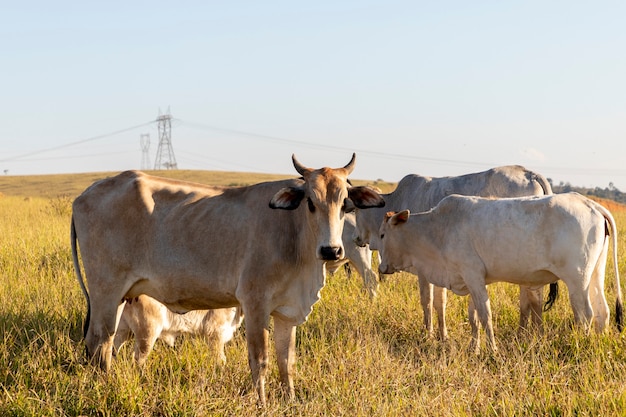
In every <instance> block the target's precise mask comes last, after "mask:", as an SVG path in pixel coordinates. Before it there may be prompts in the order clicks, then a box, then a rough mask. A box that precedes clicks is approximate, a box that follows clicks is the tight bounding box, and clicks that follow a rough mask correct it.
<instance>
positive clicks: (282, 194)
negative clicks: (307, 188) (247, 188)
mask: <svg viewBox="0 0 626 417" xmlns="http://www.w3.org/2000/svg"><path fill="white" fill-rule="evenodd" d="M303 198H304V189H303V188H298V187H285V188H283V189H281V190H280V191H278V192H277V193H276V194H274V197H272V199H271V200H270V208H273V209H283V210H295V209H297V208H298V206H299V205H300V202H301V201H302V199H303Z"/></svg>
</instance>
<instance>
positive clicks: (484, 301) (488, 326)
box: [468, 278, 498, 353]
mask: <svg viewBox="0 0 626 417" xmlns="http://www.w3.org/2000/svg"><path fill="white" fill-rule="evenodd" d="M468 281H471V278H470V279H468ZM470 295H471V299H472V301H473V302H474V308H475V310H476V313H477V314H478V319H479V320H480V323H481V324H482V325H483V328H484V329H485V336H486V339H487V346H489V348H490V349H491V351H492V352H494V353H495V352H497V351H498V349H497V347H496V338H495V336H494V333H493V321H492V317H491V304H490V302H489V294H488V292H487V287H486V286H485V285H481V286H480V287H478V288H473V289H470ZM472 330H473V329H472Z"/></svg>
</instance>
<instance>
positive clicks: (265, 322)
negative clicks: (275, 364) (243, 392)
mask: <svg viewBox="0 0 626 417" xmlns="http://www.w3.org/2000/svg"><path fill="white" fill-rule="evenodd" d="M244 315H245V317H246V344H247V346H248V364H249V366H250V371H251V373H252V383H253V384H254V388H255V389H256V391H257V394H258V397H259V403H260V405H261V406H263V407H264V406H265V404H266V397H265V378H266V374H267V363H268V352H269V346H268V340H269V330H268V327H269V315H265V314H262V313H261V314H259V311H258V310H257V309H255V308H254V307H252V308H245V307H244Z"/></svg>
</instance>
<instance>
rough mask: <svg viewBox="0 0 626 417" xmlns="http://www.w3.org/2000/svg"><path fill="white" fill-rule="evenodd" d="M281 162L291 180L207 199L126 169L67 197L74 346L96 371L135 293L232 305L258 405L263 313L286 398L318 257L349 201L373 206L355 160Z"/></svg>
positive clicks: (197, 305) (333, 254)
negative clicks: (355, 175)
mask: <svg viewBox="0 0 626 417" xmlns="http://www.w3.org/2000/svg"><path fill="white" fill-rule="evenodd" d="M292 159H293V164H294V167H295V168H296V170H297V171H298V172H299V173H300V175H302V179H293V180H283V181H273V182H266V183H260V184H256V185H252V186H249V187H238V188H232V189H227V190H224V192H223V193H222V194H219V195H215V196H211V193H212V190H208V188H207V187H204V186H202V185H199V184H193V183H188V182H183V181H175V180H170V179H164V178H158V177H153V176H149V175H146V174H143V173H140V172H134V171H127V172H124V173H121V174H119V175H117V176H115V177H112V178H108V179H104V180H101V181H98V182H96V183H94V184H93V185H92V186H90V187H89V188H87V190H85V191H84V192H83V193H82V194H81V195H80V196H79V197H77V198H76V200H75V201H74V204H73V214H72V228H71V230H72V236H71V243H72V253H73V259H74V266H75V268H76V272H77V275H78V278H79V282H80V284H81V288H82V290H83V293H84V294H85V297H86V298H87V301H88V306H89V309H88V312H87V320H86V323H85V345H86V348H87V353H88V355H90V356H91V357H92V358H93V359H94V361H95V362H97V363H99V364H100V366H101V368H103V369H104V370H108V369H109V368H110V366H111V356H112V351H113V341H114V340H113V339H114V335H115V330H116V328H117V323H118V322H119V318H120V316H121V315H122V311H123V307H124V304H123V300H125V299H129V298H135V297H138V296H139V295H141V294H146V295H149V296H150V297H153V298H155V299H157V300H158V301H160V302H161V303H163V304H165V305H166V306H167V307H168V308H169V309H171V310H172V311H174V312H177V313H183V312H187V311H190V310H204V309H215V308H228V307H237V306H241V308H242V311H243V314H244V316H245V320H246V342H247V347H248V360H249V364H250V369H251V373H252V381H253V383H254V386H255V388H256V390H257V393H258V397H259V402H260V403H261V405H264V404H265V402H266V394H265V379H266V375H267V368H268V356H269V348H268V343H269V320H270V317H272V318H273V323H274V342H275V345H276V346H275V347H276V349H275V350H276V356H277V361H278V369H279V375H280V380H281V383H282V386H283V390H284V392H285V394H286V395H287V396H288V397H289V398H293V397H294V394H295V391H294V387H293V373H294V368H295V360H296V357H295V345H296V326H297V325H298V324H301V323H303V322H304V321H305V320H306V318H307V317H308V315H309V314H310V313H311V310H312V308H313V304H315V303H316V302H317V301H318V300H319V297H320V290H321V289H322V287H323V286H324V283H325V272H326V271H325V269H326V262H327V261H337V260H340V259H342V258H344V256H345V252H344V247H343V244H342V240H341V235H342V231H343V224H344V219H345V213H346V212H349V211H351V210H352V209H353V208H354V205H353V202H352V200H351V197H352V196H353V195H354V194H355V193H356V194H358V195H359V203H358V204H360V205H361V207H367V206H380V205H382V204H384V201H383V200H382V199H381V198H380V195H378V194H377V193H375V192H374V191H372V190H371V189H368V188H367V187H352V186H350V184H349V183H348V175H350V173H351V172H352V170H353V169H354V164H355V156H354V155H353V156H352V159H351V161H350V162H349V163H348V164H347V165H345V166H344V167H342V168H334V169H333V168H320V169H312V168H308V167H305V166H304V165H302V164H300V163H299V162H298V161H297V160H296V158H295V156H294V157H293V158H292ZM301 202H304V204H300V203H301ZM77 243H78V244H80V251H81V255H82V260H83V266H84V269H85V276H86V281H87V285H85V283H84V282H83V278H82V274H81V271H80V265H79V261H78V250H77ZM87 287H88V289H89V290H87Z"/></svg>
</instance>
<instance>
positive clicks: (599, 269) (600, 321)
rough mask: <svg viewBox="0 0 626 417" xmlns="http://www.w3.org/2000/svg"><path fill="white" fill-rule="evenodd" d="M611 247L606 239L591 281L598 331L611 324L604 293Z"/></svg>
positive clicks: (596, 328)
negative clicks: (608, 252)
mask: <svg viewBox="0 0 626 417" xmlns="http://www.w3.org/2000/svg"><path fill="white" fill-rule="evenodd" d="M608 249H609V244H608V240H606V242H605V244H604V247H603V249H602V252H601V254H600V257H599V258H598V262H596V266H595V268H594V269H593V273H592V275H591V282H590V283H589V295H590V297H591V307H592V309H593V321H594V329H595V331H596V332H597V333H600V332H602V331H603V330H604V329H605V328H606V327H607V326H608V324H609V316H610V314H611V313H610V310H609V305H608V303H607V302H606V297H605V295H604V275H605V271H606V259H607V251H608Z"/></svg>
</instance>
